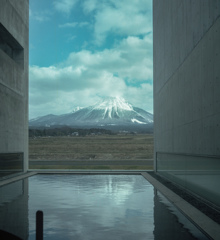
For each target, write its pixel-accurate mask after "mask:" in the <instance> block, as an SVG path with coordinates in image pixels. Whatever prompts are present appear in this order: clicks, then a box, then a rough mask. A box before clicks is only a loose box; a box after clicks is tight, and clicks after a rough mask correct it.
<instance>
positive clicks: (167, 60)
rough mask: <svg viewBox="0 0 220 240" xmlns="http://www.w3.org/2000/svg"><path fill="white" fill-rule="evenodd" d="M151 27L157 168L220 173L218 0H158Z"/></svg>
mask: <svg viewBox="0 0 220 240" xmlns="http://www.w3.org/2000/svg"><path fill="white" fill-rule="evenodd" d="M153 29H154V134H155V170H157V171H158V172H160V173H165V174H166V173H167V172H169V173H170V172H171V171H173V172H174V171H175V170H176V171H179V172H181V173H182V174H183V175H184V176H185V177H186V175H187V174H189V171H200V172H201V171H203V172H204V171H206V170H209V173H213V172H214V171H215V173H216V171H217V173H216V174H219V171H220V0H203V1H201V0H193V1H191V0H166V1H160V0H154V1H153ZM200 160H201V161H200ZM167 176H168V175H167ZM185 179H186V178H185ZM172 180H173V181H175V179H174V178H172ZM183 185H184V187H186V188H188V187H189V185H190V183H188V184H187V183H186V181H185V182H184V183H183ZM195 189H196V187H195V188H194V189H190V190H192V191H195ZM200 193H201V191H200V192H199V193H198V192H197V194H200ZM219 205H220V203H219Z"/></svg>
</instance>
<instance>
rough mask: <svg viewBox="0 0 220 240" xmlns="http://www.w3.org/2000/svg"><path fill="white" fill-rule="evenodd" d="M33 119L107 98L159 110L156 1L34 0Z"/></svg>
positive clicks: (31, 36) (31, 31)
mask: <svg viewBox="0 0 220 240" xmlns="http://www.w3.org/2000/svg"><path fill="white" fill-rule="evenodd" d="M29 16H30V21H29V119H33V118H35V117H39V116H43V115H47V114H65V113H69V112H71V111H73V109H75V108H76V107H78V106H79V107H88V106H91V105H93V104H95V103H96V102H98V101H100V100H101V99H102V98H103V97H107V96H111V97H116V96H118V97H123V98H124V99H125V100H127V101H128V102H129V103H131V104H133V105H134V106H136V107H140V108H143V109H145V110H146V111H148V112H151V113H153V33H152V0H120V1H119V0H46V1H45V0H30V2H29Z"/></svg>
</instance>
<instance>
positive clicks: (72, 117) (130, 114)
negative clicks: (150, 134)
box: [29, 97, 153, 131]
mask: <svg viewBox="0 0 220 240" xmlns="http://www.w3.org/2000/svg"><path fill="white" fill-rule="evenodd" d="M55 125H56V126H57V125H68V126H73V127H103V128H106V129H113V128H115V129H117V130H119V129H120V130H121V129H124V130H129V129H130V130H132V131H134V130H137V128H141V129H144V128H145V129H152V128H153V115H152V114H151V113H149V112H146V111H145V110H143V109H141V108H138V107H134V106H133V105H132V104H130V103H128V102H127V101H125V99H123V98H119V97H115V98H113V97H106V98H104V99H102V100H101V101H100V102H98V103H96V104H95V105H93V106H89V107H84V108H80V107H77V108H75V109H74V110H73V111H72V112H71V113H68V114H63V115H52V114H50V115H46V116H43V117H38V118H35V119H32V120H30V121H29V126H35V127H37V126H38V127H40V126H46V127H49V126H50V127H52V126H55Z"/></svg>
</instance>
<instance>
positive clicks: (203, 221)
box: [141, 172, 220, 239]
mask: <svg viewBox="0 0 220 240" xmlns="http://www.w3.org/2000/svg"><path fill="white" fill-rule="evenodd" d="M141 175H142V176H143V177H144V178H145V179H146V180H147V181H149V182H150V183H151V184H152V185H153V186H154V187H155V188H156V189H157V190H159V191H160V192H161V193H162V194H163V195H164V196H165V197H166V198H167V199H168V200H169V201H170V202H171V203H172V204H174V205H175V206H176V207H177V208H178V209H179V210H180V211H181V212H182V213H183V214H184V215H185V216H186V217H187V218H188V219H189V220H190V221H191V222H193V223H194V224H195V225H196V226H197V227H198V228H199V229H200V231H202V232H203V233H204V234H205V235H206V236H207V237H209V238H211V239H219V237H220V225H219V224H218V223H216V222H215V221H214V220H212V219H211V218H209V217H208V216H206V215H205V214H204V213H202V212H201V211H199V210H198V209H197V208H195V207H194V206H192V205H191V204H190V203H188V202H187V201H185V200H184V199H183V198H181V197H180V196H179V195H177V194H176V193H174V192H173V191H171V190H170V189H169V188H167V187H166V186H164V185H163V184H162V183H160V182H159V181H158V180H156V179H155V178H154V177H152V176H151V175H150V174H148V173H147V172H142V173H141Z"/></svg>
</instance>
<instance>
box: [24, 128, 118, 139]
mask: <svg viewBox="0 0 220 240" xmlns="http://www.w3.org/2000/svg"><path fill="white" fill-rule="evenodd" d="M103 134H108V135H112V134H114V133H113V132H112V131H111V130H107V129H100V128H90V129H79V128H71V127H57V128H29V137H47V136H48V137H49V136H50V137H56V136H86V135H103Z"/></svg>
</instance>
